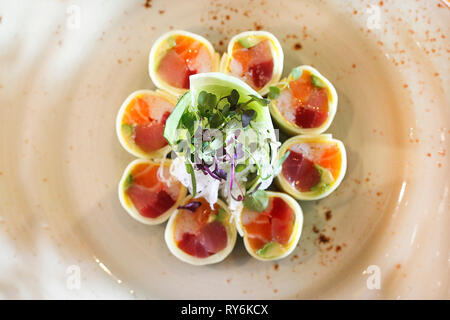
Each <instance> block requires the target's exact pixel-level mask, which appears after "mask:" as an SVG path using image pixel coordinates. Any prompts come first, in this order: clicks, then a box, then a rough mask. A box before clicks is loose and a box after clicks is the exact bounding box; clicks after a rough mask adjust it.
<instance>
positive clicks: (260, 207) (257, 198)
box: [244, 190, 269, 212]
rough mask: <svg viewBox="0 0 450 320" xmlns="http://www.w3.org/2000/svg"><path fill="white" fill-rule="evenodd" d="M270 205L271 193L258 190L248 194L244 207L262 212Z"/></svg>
mask: <svg viewBox="0 0 450 320" xmlns="http://www.w3.org/2000/svg"><path fill="white" fill-rule="evenodd" d="M268 205H269V195H268V194H267V192H266V191H264V190H257V191H256V192H254V193H253V194H252V195H246V196H245V199H244V207H246V208H247V209H249V210H252V211H256V212H262V211H264V210H265V209H266V208H267V206H268Z"/></svg>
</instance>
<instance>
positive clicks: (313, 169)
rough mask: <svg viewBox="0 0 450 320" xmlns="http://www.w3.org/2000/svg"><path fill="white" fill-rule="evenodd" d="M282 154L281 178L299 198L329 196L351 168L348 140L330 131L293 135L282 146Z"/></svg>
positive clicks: (307, 198)
mask: <svg viewBox="0 0 450 320" xmlns="http://www.w3.org/2000/svg"><path fill="white" fill-rule="evenodd" d="M288 152H289V153H288ZM278 158H279V159H281V158H285V160H284V162H283V164H282V168H281V172H280V173H279V174H278V175H277V178H276V179H277V182H278V184H279V186H280V187H281V188H282V189H283V191H285V192H287V193H289V194H290V195H291V196H292V197H294V198H295V199H297V200H317V199H321V198H324V197H326V196H328V195H329V194H330V193H332V192H333V191H334V190H336V188H337V187H338V186H339V184H340V183H341V181H342V179H343V178H344V175H345V171H346V168H347V156H346V153H345V147H344V144H343V143H342V142H341V141H339V140H336V139H333V138H332V136H331V135H330V134H322V135H317V136H296V137H292V138H290V139H288V140H286V141H285V142H284V143H283V145H282V146H281V147H280V150H279V153H278Z"/></svg>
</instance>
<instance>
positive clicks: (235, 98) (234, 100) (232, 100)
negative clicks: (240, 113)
mask: <svg viewBox="0 0 450 320" xmlns="http://www.w3.org/2000/svg"><path fill="white" fill-rule="evenodd" d="M226 98H227V100H228V103H229V104H230V105H231V106H236V105H237V104H238V102H239V92H238V91H237V90H236V89H233V90H231V93H230V95H229V96H227V97H226Z"/></svg>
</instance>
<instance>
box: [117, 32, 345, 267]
mask: <svg viewBox="0 0 450 320" xmlns="http://www.w3.org/2000/svg"><path fill="white" fill-rule="evenodd" d="M283 59H284V58H283V50H282V47H281V45H280V43H279V41H278V40H277V38H276V37H275V36H274V35H272V34H271V33H269V32H266V31H247V32H243V33H240V34H238V35H236V36H234V37H233V38H232V39H231V40H230V43H229V45H228V48H227V52H226V53H224V54H223V56H222V58H221V59H220V58H219V54H218V53H217V52H216V51H215V50H214V48H213V46H212V45H211V43H210V42H209V41H208V40H206V39H205V38H203V37H201V36H199V35H196V34H193V33H190V32H186V31H171V32H168V33H166V34H164V35H162V36H161V37H160V38H159V39H157V40H156V41H155V43H154V44H153V47H152V49H151V51H150V55H149V74H150V78H151V79H152V81H153V83H154V84H155V86H156V87H157V88H158V90H156V91H150V90H139V91H136V92H134V93H132V94H131V95H130V96H129V97H128V98H127V99H126V100H125V102H124V103H123V104H122V107H121V108H120V110H119V113H118V116H117V121H116V131H117V135H118V138H119V141H120V143H121V144H122V146H123V147H124V148H125V150H127V151H128V152H130V153H131V154H133V155H134V156H136V157H138V158H140V159H138V160H135V161H133V162H132V163H130V164H129V166H128V167H127V168H126V169H125V172H124V174H123V176H122V179H121V181H120V183H119V199H120V202H121V204H122V206H123V207H124V208H125V210H126V211H127V212H128V213H129V214H130V215H131V216H132V217H133V218H135V219H136V220H138V221H140V222H142V223H145V224H149V225H154V224H160V223H163V222H165V221H167V220H168V219H169V220H168V223H167V226H166V231H165V241H166V244H167V246H168V248H169V250H170V252H171V253H172V254H174V255H175V256H176V257H177V258H179V259H180V260H182V261H184V262H187V263H190V264H193V265H205V264H212V263H217V262H220V261H222V260H223V259H225V258H226V257H227V256H228V255H229V254H230V253H231V252H232V250H233V247H234V245H235V243H236V237H237V233H239V235H240V236H242V237H243V240H244V244H245V248H246V250H247V251H248V253H249V254H250V255H251V256H252V257H254V258H256V259H258V260H262V261H267V260H277V259H281V258H284V257H286V256H288V255H289V254H290V253H291V252H292V251H293V250H294V249H295V247H296V246H297V244H298V241H299V239H300V235H301V232H302V225H303V213H302V209H301V207H300V204H299V202H298V200H317V199H321V198H324V197H326V196H328V195H329V194H330V193H332V192H333V191H334V190H335V189H336V188H337V187H338V186H339V184H340V183H341V181H342V179H343V177H344V175H345V171H346V152H345V147H344V145H343V143H342V142H341V141H339V140H337V139H334V138H332V136H331V134H325V133H324V132H325V131H326V130H327V129H328V127H329V126H330V124H331V123H332V121H333V118H334V116H335V114H336V110H337V103H338V97H337V93H336V90H335V89H334V87H333V85H332V84H331V83H330V82H329V81H328V80H327V79H326V78H325V77H324V76H323V75H321V74H320V73H319V72H318V71H317V70H316V69H314V68H313V67H310V66H299V67H296V68H294V69H293V70H291V71H290V73H289V75H288V76H287V77H286V78H284V79H281V80H280V78H281V76H282V72H283ZM272 117H273V119H274V120H275V122H276V124H278V126H279V127H280V128H281V129H282V130H283V131H284V132H285V133H286V134H287V135H290V136H291V137H290V138H289V139H287V140H286V141H284V142H283V143H282V141H280V140H279V138H278V135H277V134H276V130H275V129H274V126H273V123H272ZM169 153H170V154H171V159H169V157H168V155H169ZM267 189H269V190H271V191H266V190H267ZM275 190H276V191H275Z"/></svg>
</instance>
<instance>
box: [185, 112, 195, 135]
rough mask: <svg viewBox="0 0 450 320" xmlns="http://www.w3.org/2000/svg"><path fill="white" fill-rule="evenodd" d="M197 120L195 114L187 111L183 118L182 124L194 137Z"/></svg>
mask: <svg viewBox="0 0 450 320" xmlns="http://www.w3.org/2000/svg"><path fill="white" fill-rule="evenodd" d="M196 119H197V117H196V116H195V113H193V112H190V111H187V112H186V111H185V112H184V113H183V115H182V116H181V123H182V125H183V126H184V127H185V128H187V129H188V130H189V133H190V134H191V136H192V135H194V122H195V120H196Z"/></svg>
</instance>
